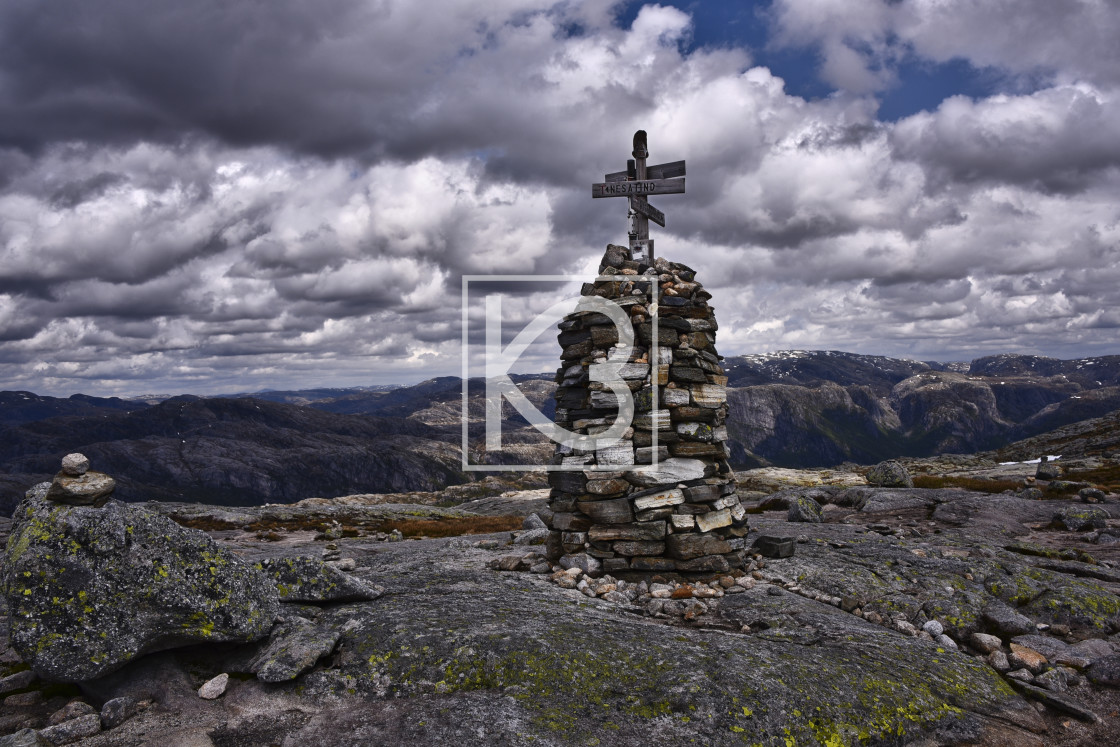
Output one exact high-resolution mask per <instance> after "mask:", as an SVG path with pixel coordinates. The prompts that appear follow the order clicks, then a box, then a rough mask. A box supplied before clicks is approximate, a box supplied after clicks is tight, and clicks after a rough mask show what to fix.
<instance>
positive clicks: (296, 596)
mask: <svg viewBox="0 0 1120 747" xmlns="http://www.w3.org/2000/svg"><path fill="white" fill-rule="evenodd" d="M262 568H263V569H264V571H265V572H266V573H267V574H269V575H270V576H271V577H272V578H273V580H274V581H275V583H276V589H277V591H278V592H279V594H280V600H281V601H283V602H312V603H314V602H365V601H369V600H371V599H377V598H378V597H379V596H381V589H378V588H377V587H375V586H371V585H370V584H367V583H366V582H365V581H362V580H361V579H358V578H354V577H353V576H351V575H349V574H346V573H343V572H342V571H340V570H338V569H337V568H332V567H331V566H329V565H327V564H326V563H324V562H323V561H321V560H318V559H316V558H309V557H307V556H305V555H297V556H295V557H291V558H277V559H274V560H266V561H265V562H264V564H263V565H262Z"/></svg>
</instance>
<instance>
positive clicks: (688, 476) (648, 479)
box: [626, 457, 706, 488]
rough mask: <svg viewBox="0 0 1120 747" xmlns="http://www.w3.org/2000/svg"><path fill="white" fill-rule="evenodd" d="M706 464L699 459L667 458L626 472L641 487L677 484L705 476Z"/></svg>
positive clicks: (630, 479) (629, 478)
mask: <svg viewBox="0 0 1120 747" xmlns="http://www.w3.org/2000/svg"><path fill="white" fill-rule="evenodd" d="M705 471H706V467H705V464H704V463H703V462H701V461H700V460H699V459H679V458H676V457H673V458H670V459H666V460H665V461H663V462H661V463H660V464H658V465H657V466H656V467H655V466H652V465H651V466H648V467H638V468H637V469H633V470H630V471H629V472H627V473H626V479H627V480H629V481H630V482H631V484H634V485H637V486H639V487H648V488H652V487H655V486H659V485H676V484H677V483H679V482H686V481H688V480H698V479H700V478H702V477H704V473H705Z"/></svg>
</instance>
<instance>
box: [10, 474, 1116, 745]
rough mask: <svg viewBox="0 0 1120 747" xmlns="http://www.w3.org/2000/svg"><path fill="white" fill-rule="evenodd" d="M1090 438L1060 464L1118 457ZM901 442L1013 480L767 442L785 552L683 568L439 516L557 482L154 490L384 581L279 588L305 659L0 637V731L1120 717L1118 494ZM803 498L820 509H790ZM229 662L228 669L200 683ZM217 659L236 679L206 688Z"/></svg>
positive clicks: (442, 736)
mask: <svg viewBox="0 0 1120 747" xmlns="http://www.w3.org/2000/svg"><path fill="white" fill-rule="evenodd" d="M1094 459H1095V461H1093V460H1088V461H1084V460H1083V461H1082V462H1079V463H1074V464H1068V465H1067V466H1066V470H1067V473H1075V474H1078V473H1091V472H1093V471H1094V470H1095V471H1096V472H1095V473H1094V474H1104V472H1102V471H1101V470H1105V471H1107V470H1106V468H1108V467H1110V466H1111V465H1114V464H1115V462H1114V461H1110V460H1102V459H1100V458H1099V457H1094ZM909 466H910V470H911V472H912V473H914V474H915V475H917V476H918V477H919V483H920V482H921V479H920V478H921V476H922V475H923V474H928V475H936V476H937V477H939V478H959V480H966V479H971V480H989V481H991V480H998V481H1003V482H1000V483H999V485H1003V484H1004V482H1006V483H1008V484H1014V485H1015V487H1014V489H1013V492H1006V493H999V492H994V493H993V492H984V491H980V490H975V489H969V490H966V489H962V488H960V487H954V486H952V485H949V486H940V487H934V488H872V487H868V486H866V484H865V483H864V480H863V478H862V474H861V471H860V470H856V469H852V470H847V471H843V470H842V471H831V472H830V473H828V474H825V473H822V472H812V471H789V470H783V471H777V470H769V471H767V470H753V471H751V472H750V473H744V474H741V475H740V485H741V496H742V497H743V498H744V501H745V504H746V505H748V506H749V507H750V510H751V511H752V512H753V513H754V515H753V516H752V517H751V525H752V531H751V535H750V538H749V540H750V541H753V540H754V538H756V537H758V536H761V535H774V536H781V537H791V538H793V547H794V549H795V552H794V554H793V555H792V556H791V557H785V558H767V557H755V558H753V559H752V560H753V562H752V563H751V564H750V566H749V568H748V569H747V570H746V571H745V572H737V573H736V574H732V575H728V576H709V577H690V578H685V577H681V576H663V577H640V576H633V577H624V578H588V577H585V575H584V574H583V573H582V572H581V571H580V570H579V569H570V570H567V571H561V569H554V568H552V567H550V566H549V565H548V564H547V563H545V562H544V561H543V559H542V558H541V556H540V555H539V554H538V553H539V551H540V550H541V549H542V548H540V547H535V546H533V545H531V544H526V543H528V542H530V541H531V540H532V538H533V537H534V536H535V535H533V534H532V532H533V530H532V529H531V527H532V526H533V522H532V521H530V522H529V524H528V526H529V527H530V528H529V529H526V530H521V529H514V531H512V532H511V531H500V532H489V533H487V534H462V535H461V536H449V537H448V536H439V535H443V534H447V533H457V532H471V531H478V530H480V529H487V528H492V527H493V526H494V525H493V524H487V523H486V522H494V521H499V520H501V519H500V518H499V517H501V516H502V515H516V516H518V517H522V516H526V515H528V514H530V513H532V512H534V511H539V510H543V505H544V500H545V497H546V495H547V491H518V492H512V493H508V494H506V495H505V496H499V497H489V498H481V499H477V500H474V501H470V502H465V503H463V502H461V501H459V500H455V501H449V502H450V503H458V504H459V505H456V506H454V507H440V506H437V505H434V504H436V503H439V502H440V501H438V500H432V499H431V498H430V497H428V496H424V497H422V498H421V497H417V496H412V497H411V498H409V497H407V496H397V497H396V498H394V497H391V496H363V497H353V498H351V499H336V500H333V501H325V500H311V501H305V502H303V503H301V504H295V505H288V506H265V507H252V508H237V509H229V508H222V507H211V506H200V505H195V504H151V505H150V508H152V509H156V510H159V511H160V512H162V513H164V514H165V515H168V516H170V517H172V518H173V519H175V520H176V521H178V522H180V523H182V524H184V525H187V526H193V527H196V528H199V529H202V530H204V531H207V532H208V533H209V534H210V535H211V537H213V538H214V539H215V540H216V541H218V542H219V543H220V544H221V545H223V546H225V547H227V548H230V549H231V550H233V551H234V552H236V553H237V554H239V555H241V556H242V557H244V558H245V559H247V560H253V561H259V560H264V559H267V558H283V557H291V556H296V555H313V556H316V557H320V556H322V554H323V552H324V551H325V550H326V551H327V552H328V553H331V552H336V551H335V550H333V549H328V546H331V547H332V548H337V553H339V554H340V555H341V557H342V561H341V562H342V563H343V564H344V567H346V568H348V569H349V568H352V570H350V572H351V573H352V574H353V575H354V576H356V577H358V578H359V579H361V580H363V581H365V582H368V583H369V584H376V585H377V586H378V587H380V588H382V589H383V590H384V594H383V595H382V596H381V597H379V598H377V599H375V600H372V601H368V602H361V603H345V604H333V605H332V604H322V605H308V604H283V605H282V607H283V611H282V613H281V620H282V624H283V625H288V626H298V627H299V629H300V630H303V631H305V632H306V635H305V637H304V638H305V639H306V640H305V642H306V641H317V642H319V643H320V644H321V642H322V641H324V640H325V641H329V642H331V645H329V646H322V645H320V646H319V648H316V647H315V645H306V646H305V648H306V649H307V650H300V651H296V652H294V653H293V655H296V654H303V655H304V656H305V658H306V657H307V656H308V651H310V652H311V653H310V656H311V657H312V658H311V659H310V662H309V663H308V668H309V671H307V672H306V673H304V674H302V675H301V676H299V677H298V678H296V679H294V680H291V681H287V682H279V683H267V682H264V681H262V679H261V678H260V676H259V675H258V676H256V677H255V676H253V675H252V674H249V672H250V671H251V669H250V663H251V662H252V661H253V660H254V659H257V658H258V657H259V655H260V654H261V653H262V648H264V647H266V646H267V645H268V641H267V640H266V641H265V642H262V643H257V644H246V645H239V646H238V645H232V644H226V645H221V646H213V645H212V646H193V647H189V648H181V649H176V650H174V651H167V652H164V653H160V654H153V655H148V656H146V657H143V658H141V659H139V660H136V661H134V662H132V663H131V664H129V665H127V666H126V667H125V668H123V669H121V670H119V671H118V672H116V673H114V674H111V675H109V676H107V677H104V678H102V679H100V680H97V681H93V682H86V683H81V684H80V685H60V684H51V683H48V682H44V681H41V680H38V679H35V678H34V677H33V676H32V675H31V674H30V673H27V672H26V666H25V665H23V664H22V663H21V662H20V661H19V659H18V657H17V656H16V655H15V653H14V652H13V651H12V650H11V649H10V648H5V650H4V651H3V653H0V675H4V679H0V693H3V695H2V697H4V702H3V704H2V705H0V733H4V734H13V733H16V732H17V731H18V730H19V729H21V728H31V729H36V730H42V731H41V732H40V734H46V735H47V736H49V737H50V738H51V739H52V740H53V742H51V743H64V742H65V741H66V740H67V739H74V740H76V741H74V743H77V744H83V745H149V744H152V745H154V744H159V745H160V746H161V747H174V746H176V745H184V746H185V745H219V746H221V745H271V744H280V745H305V744H334V745H351V744H352V745H365V744H379V743H396V744H400V745H427V744H434V743H440V742H447V743H454V744H463V745H495V744H497V745H501V744H505V745H522V744H541V745H569V744H580V745H584V744H599V745H638V744H642V745H647V744H655V745H678V744H689V743H692V744H716V745H723V744H763V745H792V744H797V745H809V744H824V745H848V744H883V745H886V744H891V745H894V744H914V745H942V744H944V745H965V744H983V745H1043V744H1047V745H1050V744H1055V745H1110V744H1115V735H1116V734H1117V733H1118V732H1120V689H1117V687H1118V686H1120V596H1118V594H1120V542H1117V541H1114V540H1118V539H1120V502H1118V501H1120V496H1118V495H1116V494H1115V493H1113V494H1111V495H1109V496H1107V497H1106V498H1105V500H1104V502H1098V503H1096V504H1087V503H1085V502H1083V500H1082V498H1081V497H1080V495H1079V493H1078V491H1079V490H1080V488H1079V487H1078V485H1079V483H1077V482H1071V483H1070V484H1071V485H1072V488H1069V487H1067V488H1065V489H1064V490H1065V491H1066V492H1057V493H1048V492H1046V491H1045V490H1043V488H1046V487H1047V486H1048V482H1047V481H1041V482H1036V483H1035V484H1034V485H1032V486H1028V485H1026V484H1025V483H1026V482H1027V481H1028V478H1031V477H1032V476H1033V475H1034V474H1035V469H1036V465H1033V464H1030V465H1023V464H1019V465H1003V466H1000V465H998V464H997V463H996V462H995V461H994V460H993V459H991V458H987V457H976V458H964V457H956V458H952V459H948V460H943V461H936V460H934V461H926V462H921V463H918V462H911V463H910V464H909ZM1067 482H1068V481H1067ZM992 484H993V485H996V483H994V482H993V483H992ZM1028 487H1029V488H1035V489H1037V490H1038V493H1039V495H1041V497H1042V499H1041V500H1040V499H1039V496H1038V495H1035V494H1034V493H1030V492H1026V493H1024V492H1023V490H1024V489H1027V488H1028ZM1104 487H1106V488H1107V487H1109V486H1107V485H1105V486H1104ZM1070 490H1072V491H1073V492H1069V491H1070ZM409 501H418V502H409ZM805 501H810V502H811V503H810V504H808V505H807V504H805ZM425 504H426V505H425ZM814 506H815V511H816V512H819V515H820V518H821V519H822V520H821V521H820V522H812V521H793V522H791V521H789V517H790V516H794V517H805V516H807V515H808V516H810V517H811V516H813V515H815V513H814ZM1063 512H1064V513H1063ZM1059 514H1061V515H1062V520H1059V521H1057V522H1055V521H1054V518H1055V516H1056V515H1059ZM505 521H508V522H510V526H512V527H519V526H520V525H521V523H520V521H519V520H505ZM1070 526H1073V527H1075V529H1073V530H1071V529H1070V528H1069V527H1070ZM418 527H419V529H418ZM7 531H8V525H7V524H6V523H4V522H0V533H3V534H4V535H6V534H7ZM408 536H416V537H419V536H426V537H428V538H426V539H411V538H409V539H404V537H408ZM348 559H349V560H348ZM501 568H533V569H535V570H536V571H537V572H529V571H527V570H526V571H516V570H512V571H503V570H500V569H501ZM4 624H5V625H6V622H5V623H4ZM320 652H322V655H321V656H319V655H318V654H319V653H320ZM290 653H291V652H290ZM222 674H228V675H229V678H228V681H226V682H225V683H224V690H222V688H221V687H220V686H219V685H220V684H221V682H222V681H221V680H219V681H218V682H216V683H211V681H212V680H214V678H215V677H219V676H220V675H222ZM207 683H211V684H210V685H208V688H207V689H205V690H204V692H205V693H206V694H207V695H214V694H215V693H216V692H221V694H220V695H218V696H217V697H214V698H213V699H208V698H204V697H202V696H201V695H200V694H199V689H200V688H203V686H204V685H206V684H207ZM60 726H61V727H63V728H62V729H59V728H58V727H60ZM110 727H111V728H110ZM51 728H54V731H51ZM30 734H31V733H30V732H22V735H23V736H21V737H20V738H26V739H28V740H30V739H31V738H32V737H31V736H29V735H30ZM82 734H85V735H86V736H80V735H82ZM13 739H14V738H13ZM3 743H4V742H3V741H2V740H0V744H3ZM12 743H20V744H23V743H26V744H36V742H35V741H25V742H12ZM39 743H43V742H39Z"/></svg>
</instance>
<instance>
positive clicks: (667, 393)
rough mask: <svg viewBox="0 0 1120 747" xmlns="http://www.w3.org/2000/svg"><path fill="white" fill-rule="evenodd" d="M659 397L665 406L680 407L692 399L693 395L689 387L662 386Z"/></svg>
mask: <svg viewBox="0 0 1120 747" xmlns="http://www.w3.org/2000/svg"><path fill="white" fill-rule="evenodd" d="M657 396H658V398H659V399H660V400H661V405H662V406H663V407H680V406H682V405H687V404H688V403H689V402H691V401H692V395H691V394H689V391H688V390H687V389H675V388H674V389H668V388H662V389H660V390H659V391H658V395H657Z"/></svg>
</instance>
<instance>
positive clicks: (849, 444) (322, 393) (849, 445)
mask: <svg viewBox="0 0 1120 747" xmlns="http://www.w3.org/2000/svg"><path fill="white" fill-rule="evenodd" d="M724 365H725V368H726V371H727V375H728V379H729V381H728V386H729V392H728V400H729V403H730V406H731V417H730V420H729V428H730V431H731V435H732V463H733V464H734V465H735V466H736V467H738V468H748V467H754V466H760V465H775V466H788V467H812V466H829V465H834V464H837V463H840V462H843V461H853V462H861V463H872V462H876V461H880V460H882V459H886V458H889V457H894V456H932V455H935V454H940V453H971V452H975V451H983V450H989V449H997V448H1001V447H1006V446H1007V445H1008V444H1011V443H1013V442H1017V441H1019V440H1021V439H1025V438H1029V437H1032V436H1038V435H1039V434H1043V433H1047V432H1049V431H1053V430H1055V429H1059V428H1062V427H1063V426H1069V425H1070V424H1073V423H1077V422H1079V421H1084V420H1087V419H1089V418H1096V417H1099V416H1102V415H1105V414H1106V413H1110V412H1113V411H1116V410H1120V356H1105V357H1099V358H1086V359H1080V360H1071V361H1063V360H1057V359H1053V358H1042V357H1037V356H1022V355H999V356H990V357H986V358H978V359H976V360H974V361H972V362H971V363H967V364H966V363H950V364H940V363H930V362H918V361H907V360H899V359H895V358H885V357H881V356H869V355H858V354H854V353H844V352H837V351H785V352H780V353H771V354H767V355H751V356H737V357H734V358H728V359H727V360H726V361H725V362H724ZM515 380H516V381H517V382H518V386H519V387H520V388H521V389H522V391H523V392H525V394H526V396H527V397H528V398H529V399H530V400H531V401H533V402H534V403H535V404H536V405H537V407H538V408H539V409H541V410H542V411H543V412H545V413H546V414H549V415H550V414H551V412H552V391H553V389H554V385H553V383H552V380H551V376H519V377H515ZM461 407H462V381H461V380H460V379H458V378H456V377H441V378H436V379H431V380H429V381H425V382H422V383H420V384H416V385H414V386H375V387H361V388H353V389H309V390H302V391H265V392H257V393H254V394H252V395H250V396H243V395H230V396H224V397H207V398H202V397H194V396H189V395H181V396H175V397H169V398H163V397H161V396H156V395H152V396H145V397H143V398H138V399H119V398H116V397H109V398H99V397H89V396H86V395H74V396H72V397H69V398H55V397H45V396H39V395H36V394H33V393H31V392H0V512H3V511H8V510H10V508H11V507H12V506H13V505H14V503H15V501H16V500H18V498H19V496H21V495H22V493H23V491H24V490H26V488H27V487H28V486H29V485H31V484H33V483H35V482H38V481H41V480H45V479H49V478H50V476H51V474H53V472H54V471H55V470H56V468H57V465H58V464H59V460H60V459H61V457H62V456H63V455H64V454H66V453H68V452H70V451H82V452H84V453H85V454H86V455H87V456H89V457H90V458H91V460H92V461H93V463H94V465H95V468H96V469H100V470H101V471H104V472H108V473H110V474H112V475H113V476H114V477H116V478H117V479H118V482H119V484H120V487H119V488H118V493H117V494H118V496H119V497H121V498H122V499H124V500H147V499H155V500H181V501H196V500H197V501H205V502H208V503H217V504H225V505H253V504H259V503H264V502H274V503H282V502H291V501H295V500H300V499H302V498H307V497H311V496H321V497H332V496H338V495H347V494H354V493H383V492H405V491H412V490H433V489H439V488H441V487H445V486H447V485H449V484H457V483H462V482H466V481H468V480H469V479H470V478H471V477H472V475H468V474H466V473H464V472H462V471H461V468H460V460H461V437H462V436H461V433H462V429H461V421H460V410H461ZM468 411H469V415H470V424H469V429H468V435H469V438H470V444H471V445H470V449H471V451H472V462H477V461H479V457H480V455H481V449H480V448H479V444H480V442H481V439H482V427H483V422H484V418H485V395H484V390H483V387H482V383H481V382H479V381H472V382H471V390H470V398H469V410H468ZM504 417H505V429H504V436H503V438H504V444H505V445H507V447H508V451H507V452H506V453H505V454H503V455H502V459H504V460H505V461H507V462H510V463H517V462H526V461H533V460H539V459H547V458H548V457H549V455H550V454H551V447H550V446H549V444H548V443H547V442H546V440H545V439H544V437H543V436H541V435H540V434H539V433H537V432H536V431H535V430H533V429H531V428H529V427H528V426H527V425H526V424H525V422H524V421H523V420H522V419H521V418H520V417H519V416H517V415H516V414H515V413H514V412H513V410H512V408H511V407H509V406H508V405H506V406H505V408H504ZM490 459H491V463H494V461H495V460H494V457H493V456H491V457H490ZM473 476H477V474H475V475H473Z"/></svg>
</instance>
